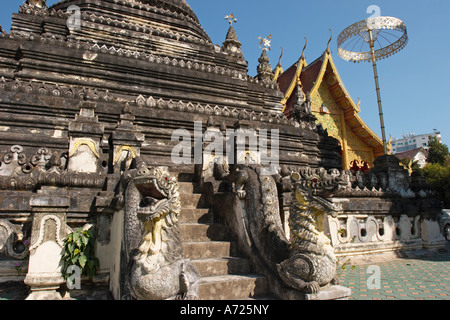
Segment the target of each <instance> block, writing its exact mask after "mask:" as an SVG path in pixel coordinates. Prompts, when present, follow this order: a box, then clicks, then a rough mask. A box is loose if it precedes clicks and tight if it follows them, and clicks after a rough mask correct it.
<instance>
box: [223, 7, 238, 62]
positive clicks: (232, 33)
mask: <svg viewBox="0 0 450 320" xmlns="http://www.w3.org/2000/svg"><path fill="white" fill-rule="evenodd" d="M225 19H226V20H228V23H229V24H230V28H229V29H228V32H227V36H226V38H225V42H224V43H223V46H222V49H224V50H225V51H227V52H229V53H231V54H232V55H236V56H238V57H241V58H242V52H241V46H242V43H240V42H239V40H238V37H237V34H236V30H234V27H233V23H236V22H237V19H236V17H235V16H234V15H233V14H229V15H226V16H225Z"/></svg>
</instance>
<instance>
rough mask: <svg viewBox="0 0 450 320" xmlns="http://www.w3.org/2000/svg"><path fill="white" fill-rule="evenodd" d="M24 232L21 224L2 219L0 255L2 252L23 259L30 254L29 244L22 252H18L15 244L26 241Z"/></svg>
mask: <svg viewBox="0 0 450 320" xmlns="http://www.w3.org/2000/svg"><path fill="white" fill-rule="evenodd" d="M24 240H25V239H24V234H23V232H22V228H21V227H20V226H19V225H15V224H13V223H11V222H9V221H7V220H2V219H0V257H1V255H2V254H4V255H6V256H7V257H11V258H13V259H18V260H23V259H25V258H26V257H27V256H28V254H29V250H28V249H27V246H24V250H23V251H22V252H19V253H18V252H16V250H15V248H14V247H15V244H16V243H18V242H22V243H23V241H24Z"/></svg>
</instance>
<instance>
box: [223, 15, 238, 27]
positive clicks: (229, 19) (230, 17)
mask: <svg viewBox="0 0 450 320" xmlns="http://www.w3.org/2000/svg"><path fill="white" fill-rule="evenodd" d="M225 20H228V23H229V24H230V25H232V24H233V23H237V19H236V17H235V16H234V14H227V15H226V16H225Z"/></svg>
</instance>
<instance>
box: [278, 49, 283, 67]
mask: <svg viewBox="0 0 450 320" xmlns="http://www.w3.org/2000/svg"><path fill="white" fill-rule="evenodd" d="M282 57H283V47H281V54H280V58H279V59H278V64H277V66H279V67H281V58H282Z"/></svg>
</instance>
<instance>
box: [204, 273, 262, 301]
mask: <svg viewBox="0 0 450 320" xmlns="http://www.w3.org/2000/svg"><path fill="white" fill-rule="evenodd" d="M267 293H268V284H267V279H266V278H265V277H264V276H260V275H222V276H212V277H203V278H200V285H199V289H198V295H199V299H200V300H230V299H248V298H249V297H257V296H264V295H267Z"/></svg>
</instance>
